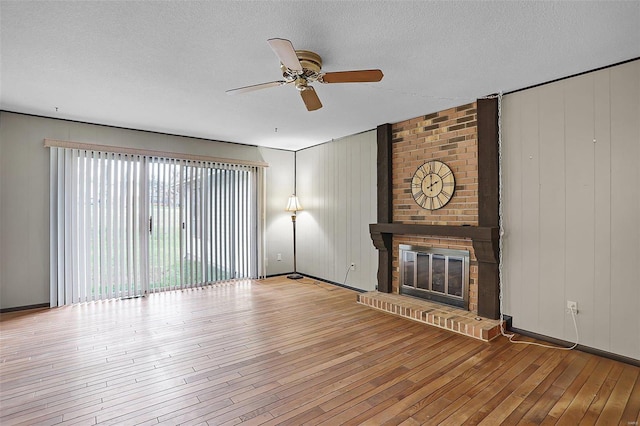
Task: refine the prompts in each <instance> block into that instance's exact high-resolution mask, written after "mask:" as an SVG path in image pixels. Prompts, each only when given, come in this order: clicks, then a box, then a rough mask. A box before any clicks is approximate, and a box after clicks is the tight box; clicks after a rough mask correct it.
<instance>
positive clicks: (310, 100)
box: [300, 86, 322, 111]
mask: <svg viewBox="0 0 640 426" xmlns="http://www.w3.org/2000/svg"><path fill="white" fill-rule="evenodd" d="M300 96H302V100H303V101H304V104H305V106H306V107H307V110H308V111H315V110H317V109H320V108H322V102H320V98H318V95H317V94H316V91H315V90H314V89H313V87H311V86H307V87H306V88H305V89H304V90H302V91H300Z"/></svg>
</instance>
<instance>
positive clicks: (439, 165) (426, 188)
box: [411, 160, 456, 210]
mask: <svg viewBox="0 0 640 426" xmlns="http://www.w3.org/2000/svg"><path fill="white" fill-rule="evenodd" d="M455 186H456V180H455V178H454V176H453V172H452V171H451V169H450V168H449V166H447V165H446V164H444V163H443V162H442V161H438V160H432V161H427V162H426V163H424V164H423V165H422V166H420V167H418V170H416V172H415V173H414V174H413V178H412V179H411V193H412V194H413V199H414V200H416V203H418V205H419V206H420V207H422V208H424V209H427V210H437V209H439V208H442V207H444V206H445V204H447V203H448V202H449V200H451V197H453V191H454V189H455Z"/></svg>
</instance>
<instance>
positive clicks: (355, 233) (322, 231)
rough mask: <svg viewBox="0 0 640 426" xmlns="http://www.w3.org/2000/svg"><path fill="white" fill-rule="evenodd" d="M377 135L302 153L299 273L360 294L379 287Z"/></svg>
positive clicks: (371, 133)
mask: <svg viewBox="0 0 640 426" xmlns="http://www.w3.org/2000/svg"><path fill="white" fill-rule="evenodd" d="M376 141H377V139H376V131H369V132H365V133H360V134H357V135H353V136H349V137H346V138H343V139H339V140H336V141H333V142H330V143H325V144H322V145H318V146H315V147H312V148H308V149H304V150H302V151H298V154H297V194H298V196H299V198H300V203H301V204H302V207H303V208H304V210H303V211H302V212H300V214H299V216H298V222H297V228H296V233H297V236H298V238H297V241H298V246H297V257H298V271H299V272H300V273H303V274H309V275H312V276H315V277H320V278H324V279H327V280H330V281H334V282H338V283H341V284H342V283H345V276H346V275H347V270H348V268H349V265H350V263H351V262H354V263H355V264H356V269H355V271H349V275H348V277H347V279H346V285H348V286H350V287H354V288H358V289H361V290H374V289H375V287H376V284H377V271H378V254H377V251H376V249H375V247H374V246H373V243H372V241H371V236H370V234H369V224H370V223H375V222H376V220H377V218H376V216H377V207H376V206H377V204H376V203H377V201H376V200H377V193H376V188H377V185H376V179H377V178H376V176H377V172H376V160H377V143H376Z"/></svg>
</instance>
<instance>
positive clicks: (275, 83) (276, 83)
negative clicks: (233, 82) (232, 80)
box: [226, 80, 288, 95]
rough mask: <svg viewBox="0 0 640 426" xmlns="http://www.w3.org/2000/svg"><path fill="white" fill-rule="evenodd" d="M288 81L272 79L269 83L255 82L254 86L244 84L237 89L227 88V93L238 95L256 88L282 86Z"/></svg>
mask: <svg viewBox="0 0 640 426" xmlns="http://www.w3.org/2000/svg"><path fill="white" fill-rule="evenodd" d="M287 83H288V82H287V81H284V80H279V81H271V82H269V83H260V84H254V85H252V86H244V87H238V88H237V89H230V90H227V91H226V93H227V95H236V94H238V93H246V92H253V91H254V90H260V89H267V88H269V87H276V86H282V85H283V84H287Z"/></svg>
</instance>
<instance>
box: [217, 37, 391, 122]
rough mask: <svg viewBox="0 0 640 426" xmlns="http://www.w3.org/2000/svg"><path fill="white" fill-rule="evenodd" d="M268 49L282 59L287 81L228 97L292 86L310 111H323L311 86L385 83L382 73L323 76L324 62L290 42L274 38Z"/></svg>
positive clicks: (340, 72)
mask: <svg viewBox="0 0 640 426" xmlns="http://www.w3.org/2000/svg"><path fill="white" fill-rule="evenodd" d="M267 42H268V43H269V46H271V49H272V50H273V52H274V53H275V54H276V56H277V57H278V59H280V70H281V71H282V77H283V78H284V80H281V81H273V82H269V83H262V84H255V85H253V86H245V87H239V88H237V89H231V90H227V93H228V94H234V93H243V92H249V91H253V90H259V89H266V88H267V87H273V86H281V85H284V84H290V83H293V84H294V86H295V87H296V89H297V90H298V92H300V96H302V100H303V101H304V104H305V106H306V107H307V110H308V111H315V110H317V109H320V108H322V103H321V102H320V99H319V98H318V95H317V94H316V91H315V89H314V88H313V87H312V86H310V85H309V83H315V82H320V83H325V84H326V83H366V82H377V81H380V80H381V79H382V76H383V74H382V71H380V70H355V71H338V72H329V73H325V72H322V58H321V57H320V55H318V54H317V53H315V52H312V51H310V50H295V49H294V48H293V44H291V42H290V41H289V40H286V39H282V38H272V39H269V40H267Z"/></svg>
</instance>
